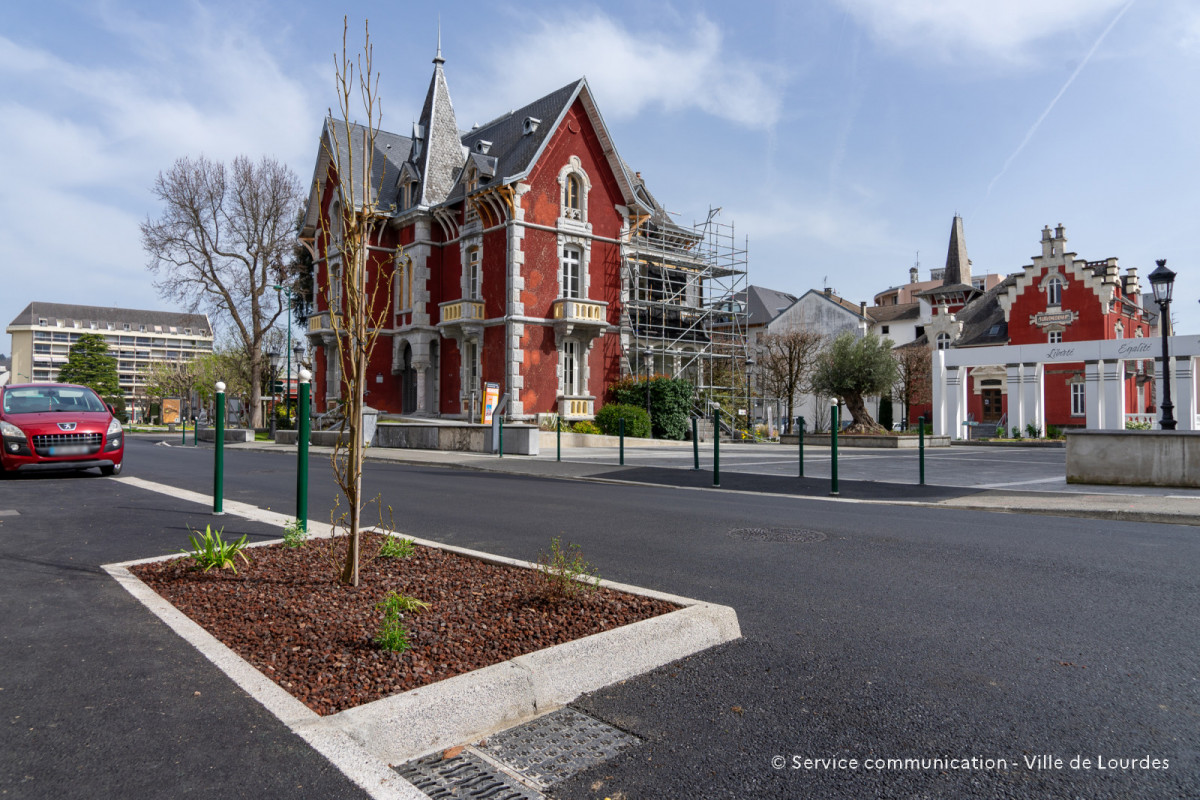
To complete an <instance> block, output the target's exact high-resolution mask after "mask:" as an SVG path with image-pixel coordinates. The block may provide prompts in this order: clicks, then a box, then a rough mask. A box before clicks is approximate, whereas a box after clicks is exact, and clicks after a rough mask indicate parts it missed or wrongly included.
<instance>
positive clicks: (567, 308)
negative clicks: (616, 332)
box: [550, 297, 608, 339]
mask: <svg viewBox="0 0 1200 800" xmlns="http://www.w3.org/2000/svg"><path fill="white" fill-rule="evenodd" d="M607 309H608V303H605V302H602V301H599V300H581V299H579V298H575V297H560V298H558V299H557V300H555V301H554V305H553V307H552V309H551V312H550V317H551V319H553V320H554V331H555V333H556V334H557V335H558V337H559V338H560V339H561V338H562V337H564V336H570V335H572V334H574V335H576V336H578V335H580V334H582V335H584V336H585V337H587V338H588V339H594V338H596V337H597V336H603V335H604V331H605V330H607V329H608V320H607V319H605V312H606V311H607Z"/></svg>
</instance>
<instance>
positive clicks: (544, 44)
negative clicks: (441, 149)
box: [462, 12, 783, 129]
mask: <svg viewBox="0 0 1200 800" xmlns="http://www.w3.org/2000/svg"><path fill="white" fill-rule="evenodd" d="M514 54H520V55H519V56H514ZM496 62H497V63H502V64H504V65H505V69H504V71H503V74H502V75H500V74H499V73H498V74H497V76H496V78H494V79H492V80H488V81H484V82H478V83H482V84H486V86H487V91H488V94H486V95H484V94H480V95H479V96H477V97H470V98H468V99H469V100H470V101H471V102H470V104H471V105H472V106H474V105H475V103H476V102H479V103H480V105H481V107H484V108H485V109H494V110H496V111H503V110H507V108H509V107H512V106H515V105H520V104H524V103H527V102H529V100H530V98H531V97H537V96H538V92H539V91H551V90H553V89H556V88H558V87H559V86H564V85H566V84H567V83H569V82H571V81H572V80H575V79H577V78H579V77H580V76H582V75H586V76H587V79H588V84H589V85H590V86H591V88H592V91H593V92H595V93H596V95H597V98H598V101H599V103H600V107H601V108H602V109H603V110H604V114H605V115H606V116H610V117H613V118H630V117H633V116H635V115H637V114H639V113H641V112H643V111H646V110H662V111H667V112H677V111H687V110H700V111H702V112H704V113H707V114H711V115H713V116H715V117H720V118H723V119H727V120H730V121H732V122H735V123H738V124H740V125H743V126H746V127H748V128H759V129H769V128H770V127H771V126H773V125H774V124H775V123H776V121H778V119H779V116H780V110H781V108H782V104H783V88H782V84H783V75H782V72H781V71H780V70H779V69H778V68H777V67H774V66H772V65H770V64H768V63H766V62H757V61H754V60H752V59H750V58H747V57H745V56H743V55H740V54H737V53H734V52H731V51H730V49H729V48H728V47H726V46H725V42H724V38H723V35H722V33H721V30H720V28H719V27H718V26H717V25H716V24H715V23H713V22H712V21H711V20H709V19H708V18H707V17H704V16H699V17H696V18H695V19H693V20H691V21H690V24H689V23H685V24H683V25H680V26H678V27H676V28H675V29H665V28H664V27H662V26H656V27H654V28H647V29H644V30H638V31H634V30H631V29H630V28H627V27H625V26H623V25H621V24H620V23H618V22H617V21H615V20H614V19H613V18H611V17H609V16H606V15H605V14H603V13H601V12H590V13H568V14H565V15H562V16H559V17H556V18H549V19H543V20H542V21H541V22H539V23H536V24H535V25H534V26H533V28H532V30H530V31H529V32H528V33H524V34H520V35H518V36H517V37H516V38H515V41H514V40H513V39H512V38H508V37H506V38H505V40H504V44H503V51H502V52H500V53H497V57H496ZM484 104H486V106H484ZM504 104H507V105H506V106H505V107H504V108H500V107H499V106H500V105H504ZM462 121H463V122H466V121H465V120H462ZM480 121H482V120H480Z"/></svg>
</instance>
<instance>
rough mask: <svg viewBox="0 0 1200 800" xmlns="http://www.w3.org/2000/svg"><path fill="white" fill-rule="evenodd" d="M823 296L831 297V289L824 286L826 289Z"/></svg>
mask: <svg viewBox="0 0 1200 800" xmlns="http://www.w3.org/2000/svg"><path fill="white" fill-rule="evenodd" d="M825 296H826V297H831V296H833V289H831V288H830V287H828V286H826V287H825Z"/></svg>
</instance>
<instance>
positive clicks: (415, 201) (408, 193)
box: [404, 180, 421, 208]
mask: <svg viewBox="0 0 1200 800" xmlns="http://www.w3.org/2000/svg"><path fill="white" fill-rule="evenodd" d="M420 203H421V183H420V181H415V180H414V181H409V182H408V183H406V184H405V185H404V207H405V208H416V207H417V206H418V205H420Z"/></svg>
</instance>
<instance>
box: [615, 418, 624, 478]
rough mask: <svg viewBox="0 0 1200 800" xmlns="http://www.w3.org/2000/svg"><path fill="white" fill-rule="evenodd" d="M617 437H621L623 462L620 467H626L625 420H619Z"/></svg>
mask: <svg viewBox="0 0 1200 800" xmlns="http://www.w3.org/2000/svg"><path fill="white" fill-rule="evenodd" d="M617 435H618V436H619V437H621V461H620V464H619V465H620V466H622V467H623V466H625V418H624V417H620V418H618V419H617Z"/></svg>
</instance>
